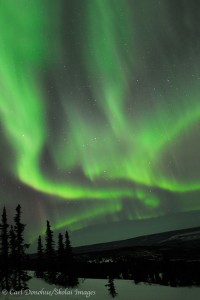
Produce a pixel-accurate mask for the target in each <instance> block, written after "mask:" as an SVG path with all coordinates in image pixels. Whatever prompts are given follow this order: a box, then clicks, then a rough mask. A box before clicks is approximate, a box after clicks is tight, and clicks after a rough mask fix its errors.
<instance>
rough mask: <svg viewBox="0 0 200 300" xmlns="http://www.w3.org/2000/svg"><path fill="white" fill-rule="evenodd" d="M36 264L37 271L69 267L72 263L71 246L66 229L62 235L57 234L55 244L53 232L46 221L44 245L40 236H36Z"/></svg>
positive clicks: (60, 269)
mask: <svg viewBox="0 0 200 300" xmlns="http://www.w3.org/2000/svg"><path fill="white" fill-rule="evenodd" d="M36 262H37V266H36V269H37V270H38V271H40V270H41V271H44V270H57V271H58V270H59V271H62V270H63V269H66V268H69V267H70V266H71V264H72V263H73V255H72V247H71V242H70V239H69V234H68V231H66V232H65V235H64V236H63V235H62V234H61V233H59V234H58V240H57V246H56V245H55V241H54V233H53V230H52V229H51V225H50V222H49V221H47V223H46V233H45V246H43V242H42V238H41V236H40V235H39V237H38V246H37V260H36Z"/></svg>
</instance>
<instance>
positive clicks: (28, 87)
mask: <svg viewBox="0 0 200 300" xmlns="http://www.w3.org/2000/svg"><path fill="white" fill-rule="evenodd" d="M59 3H60V2H59V1H58V2H56V1H50V2H48V1H46V0H43V1H41V0H34V1H26V0H20V1H12V0H7V1H4V0H1V1H0V28H1V34H0V65H1V68H0V97H1V98H0V115H1V122H2V126H3V128H4V130H5V134H6V137H7V139H8V141H9V144H10V146H11V147H12V149H13V151H14V153H15V163H14V164H13V166H12V167H11V170H10V171H11V172H12V173H13V175H14V176H15V177H16V178H17V179H19V180H20V181H21V182H23V183H24V184H26V185H27V186H29V187H31V188H33V189H35V190H38V191H40V192H42V193H46V194H49V195H52V196H57V197H60V198H61V199H64V200H67V201H68V200H72V199H73V200H85V199H99V200H107V202H106V201H104V204H103V205H104V207H103V208H102V207H101V203H96V209H95V208H94V207H93V206H92V207H91V208H88V211H87V212H84V213H83V214H82V215H81V214H80V215H78V216H73V217H71V219H68V220H67V221H66V220H62V221H59V222H58V223H57V225H55V226H54V228H60V227H63V226H66V225H73V226H74V228H80V227H81V225H80V224H82V222H84V220H86V222H87V221H88V220H90V219H92V218H96V217H97V216H101V215H105V214H110V213H111V212H118V211H120V210H121V209H122V205H121V200H122V199H123V198H134V199H137V200H139V201H141V203H143V205H144V206H146V207H147V208H149V210H150V212H149V214H150V215H153V214H154V213H153V211H154V208H156V207H159V204H160V200H159V199H158V197H157V195H156V194H155V193H152V191H150V192H149V188H159V189H164V190H168V191H171V192H177V193H184V192H189V191H195V190H199V189H200V178H196V179H192V180H189V179H188V178H187V179H180V178H177V177H175V176H171V174H170V172H167V170H166V169H164V168H161V165H162V163H161V161H162V159H163V157H164V156H165V154H166V149H170V146H171V145H172V144H173V142H174V141H175V140H178V141H179V142H180V143H181V137H182V134H183V133H184V134H185V133H186V132H190V130H192V128H193V126H195V125H196V123H197V121H199V120H200V104H199V98H200V90H198V89H197V88H194V92H193V96H192V97H191V99H190V100H189V101H188V98H187V97H185V96H184V93H182V94H180V95H173V93H171V94H168V95H166V97H165V98H164V99H162V100H161V101H160V100H159V101H160V102H159V101H158V104H157V106H156V107H155V106H154V107H153V108H152V111H151V112H150V113H149V112H146V111H145V112H143V114H139V115H137V105H136V106H135V108H134V110H133V112H132V114H130V113H128V110H127V103H128V99H129V97H130V91H131V86H130V82H129V80H128V78H129V76H130V74H133V73H134V71H135V70H137V68H138V67H137V61H138V57H137V56H138V52H137V51H136V49H135V48H137V45H136V43H137V36H136V33H135V30H134V26H133V24H134V20H133V16H132V15H131V13H130V9H129V4H128V2H127V1H113V0H110V1H107V0H93V1H86V9H85V15H84V17H83V28H84V29H83V31H84V38H85V37H86V38H85V39H86V41H85V43H87V45H88V49H90V51H88V49H86V50H82V51H81V50H80V52H81V53H80V55H81V57H82V60H83V62H84V65H85V69H86V70H87V74H89V78H90V80H91V92H92V94H93V96H94V97H95V98H96V99H97V100H96V103H97V104H96V106H97V109H98V111H99V118H97V119H96V120H95V122H94V118H92V117H88V116H87V111H84V110H83V111H81V110H80V109H79V108H78V107H77V106H76V104H75V102H74V103H73V99H70V97H71V96H70V95H68V94H67V91H64V88H63V90H62V91H60V94H61V96H60V97H61V98H62V103H63V107H64V111H65V114H66V119H67V120H68V123H66V124H64V126H65V128H66V132H68V134H67V139H68V141H67V143H64V142H63V145H62V147H61V149H60V150H59V153H57V152H56V151H55V150H52V157H54V158H55V159H54V160H55V161H54V162H55V164H56V165H57V166H58V167H59V168H61V169H63V170H70V171H73V170H74V169H76V168H80V169H81V170H82V172H83V173H84V175H85V177H86V179H87V184H85V185H84V184H82V183H81V181H80V182H79V183H74V182H55V181H53V180H51V179H50V178H48V177H47V176H46V175H44V173H43V172H42V170H41V166H40V161H41V157H42V153H43V151H44V148H45V146H46V145H47V144H48V134H47V127H48V123H47V120H46V115H45V114H46V106H47V105H48V99H47V96H46V95H45V92H44V87H43V86H42V83H41V82H42V81H43V77H42V74H43V72H44V70H46V69H49V70H50V69H51V68H54V66H55V65H56V61H57V59H58V57H59V55H60V53H59V51H58V50H56V49H57V48H61V46H60V44H61V41H60V39H59V32H58V30H59V19H58V18H59ZM162 5H163V8H164V6H165V4H162ZM162 5H161V6H162ZM122 11H123V14H122V13H121V12H122ZM52 16H53V18H52ZM8 20H9V22H8ZM44 37H46V38H44ZM119 40H120V43H119ZM127 48H128V50H129V51H126V49H127ZM50 49H51V50H50ZM179 85H180V83H179ZM182 88H183V89H184V86H182ZM80 97H81V95H80ZM174 97H176V101H177V102H178V103H179V105H181V109H180V108H179V106H177V107H176V108H175V109H174V108H173V109H172V108H171V107H170V106H169V105H167V103H168V102H169V101H170V100H171V99H172V98H173V99H174ZM69 102H70V103H69ZM69 132H70V134H69ZM61 143H62V141H61ZM55 153H56V154H55ZM118 180H119V181H120V182H124V183H125V184H124V186H123V187H122V186H119V187H117V185H116V184H115V182H117V181H118ZM99 182H101V183H102V182H106V185H105V187H104V186H103V185H102V184H101V185H98V183H99ZM127 183H129V184H127ZM130 183H133V185H132V186H131V184H130ZM130 218H131V216H130ZM74 224H75V225H74Z"/></svg>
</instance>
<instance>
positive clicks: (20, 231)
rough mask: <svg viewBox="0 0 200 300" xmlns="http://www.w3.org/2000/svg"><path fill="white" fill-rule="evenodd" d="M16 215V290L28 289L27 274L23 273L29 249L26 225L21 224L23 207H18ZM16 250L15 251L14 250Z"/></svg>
mask: <svg viewBox="0 0 200 300" xmlns="http://www.w3.org/2000/svg"><path fill="white" fill-rule="evenodd" d="M16 212H17V213H16V215H15V217H14V222H15V225H14V234H15V246H16V250H15V256H16V264H15V267H16V289H19V290H20V289H22V288H26V286H27V285H26V281H27V278H28V276H27V272H25V271H23V264H24V262H25V259H26V254H25V250H26V249H27V248H28V247H29V245H28V244H26V243H25V242H24V236H23V235H24V228H25V224H23V223H21V214H22V212H21V206H20V205H18V206H17V208H16ZM13 250H14V249H13Z"/></svg>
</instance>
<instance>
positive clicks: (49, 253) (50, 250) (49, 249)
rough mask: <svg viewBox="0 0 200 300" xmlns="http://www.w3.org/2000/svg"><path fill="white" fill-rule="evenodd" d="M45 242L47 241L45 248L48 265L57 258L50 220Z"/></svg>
mask: <svg viewBox="0 0 200 300" xmlns="http://www.w3.org/2000/svg"><path fill="white" fill-rule="evenodd" d="M45 240H46V247H45V255H46V259H47V262H48V263H51V262H52V259H53V258H54V257H55V251H54V241H53V231H52V230H51V225H50V222H49V221H48V220H47V229H46V237H45Z"/></svg>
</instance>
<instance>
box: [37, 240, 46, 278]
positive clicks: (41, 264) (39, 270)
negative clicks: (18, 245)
mask: <svg viewBox="0 0 200 300" xmlns="http://www.w3.org/2000/svg"><path fill="white" fill-rule="evenodd" d="M43 268H44V248H43V245H42V239H41V235H39V237H38V247H37V270H36V272H35V275H36V276H37V277H38V278H40V277H43V275H44V272H43Z"/></svg>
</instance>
